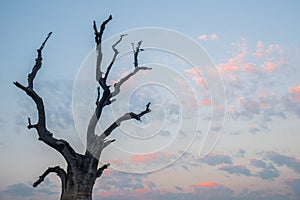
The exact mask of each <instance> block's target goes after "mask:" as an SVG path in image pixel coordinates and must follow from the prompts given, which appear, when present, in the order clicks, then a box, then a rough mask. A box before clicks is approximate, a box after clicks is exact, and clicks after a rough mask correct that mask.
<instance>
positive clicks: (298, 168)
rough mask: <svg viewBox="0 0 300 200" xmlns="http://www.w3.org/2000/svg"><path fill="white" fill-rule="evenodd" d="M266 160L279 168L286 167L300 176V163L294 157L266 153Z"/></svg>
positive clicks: (271, 152)
mask: <svg viewBox="0 0 300 200" xmlns="http://www.w3.org/2000/svg"><path fill="white" fill-rule="evenodd" d="M264 158H265V159H268V160H270V161H272V162H273V163H275V164H276V165H278V166H286V167H288V168H290V169H292V170H294V171H295V172H297V173H299V174H300V161H299V160H297V159H296V158H294V157H291V156H286V155H282V154H279V153H276V152H273V151H270V152H266V153H265V155H264Z"/></svg>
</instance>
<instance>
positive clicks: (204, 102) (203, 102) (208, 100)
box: [200, 99, 211, 106]
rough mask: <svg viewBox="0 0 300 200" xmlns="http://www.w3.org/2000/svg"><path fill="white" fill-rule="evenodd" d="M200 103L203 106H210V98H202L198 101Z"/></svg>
mask: <svg viewBox="0 0 300 200" xmlns="http://www.w3.org/2000/svg"><path fill="white" fill-rule="evenodd" d="M200 104H201V105H204V106H210V105H211V101H210V99H204V100H202V101H201V102H200Z"/></svg>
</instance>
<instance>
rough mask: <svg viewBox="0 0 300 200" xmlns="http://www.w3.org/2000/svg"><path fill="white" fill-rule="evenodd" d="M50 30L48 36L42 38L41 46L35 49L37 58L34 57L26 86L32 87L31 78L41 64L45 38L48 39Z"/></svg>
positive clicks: (32, 78)
mask: <svg viewBox="0 0 300 200" xmlns="http://www.w3.org/2000/svg"><path fill="white" fill-rule="evenodd" d="M51 34H52V32H50V33H49V34H48V36H47V37H46V39H45V40H44V42H43V43H42V45H41V47H40V48H39V49H38V50H37V53H38V55H37V58H36V59H35V64H34V66H33V68H32V71H31V73H30V74H28V88H31V89H33V80H34V78H35V76H36V73H37V72H38V71H39V69H40V68H41V66H42V60H43V59H42V50H43V48H44V46H45V44H46V42H47V40H48V39H49V37H50V36H51Z"/></svg>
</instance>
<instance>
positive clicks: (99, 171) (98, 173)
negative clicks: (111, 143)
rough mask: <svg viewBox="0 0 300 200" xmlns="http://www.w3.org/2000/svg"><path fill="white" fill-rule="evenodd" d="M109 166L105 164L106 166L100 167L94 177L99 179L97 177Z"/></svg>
mask: <svg viewBox="0 0 300 200" xmlns="http://www.w3.org/2000/svg"><path fill="white" fill-rule="evenodd" d="M109 166H110V164H109V163H107V164H105V165H103V166H102V167H100V168H99V169H98V170H97V174H96V177H97V178H99V177H100V176H101V175H102V173H103V171H104V170H106V169H107V168H108V167H109Z"/></svg>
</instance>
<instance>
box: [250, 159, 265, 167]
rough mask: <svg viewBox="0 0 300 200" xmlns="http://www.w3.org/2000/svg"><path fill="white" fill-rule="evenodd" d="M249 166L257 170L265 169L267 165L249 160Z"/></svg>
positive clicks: (255, 160)
mask: <svg viewBox="0 0 300 200" xmlns="http://www.w3.org/2000/svg"><path fill="white" fill-rule="evenodd" d="M250 165H252V166H254V167H257V168H265V167H266V166H267V164H266V163H265V162H264V161H262V160H257V159H252V160H250Z"/></svg>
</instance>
